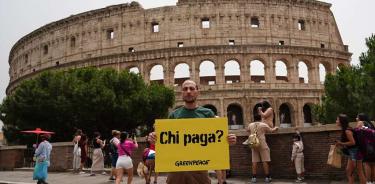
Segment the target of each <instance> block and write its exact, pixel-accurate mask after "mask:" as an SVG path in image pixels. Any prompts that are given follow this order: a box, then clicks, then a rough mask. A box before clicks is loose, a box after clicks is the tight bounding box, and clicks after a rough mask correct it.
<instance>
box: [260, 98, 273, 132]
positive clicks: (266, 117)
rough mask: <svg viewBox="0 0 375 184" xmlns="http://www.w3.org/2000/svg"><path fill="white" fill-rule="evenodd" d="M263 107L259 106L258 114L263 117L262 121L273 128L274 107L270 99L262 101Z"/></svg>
mask: <svg viewBox="0 0 375 184" xmlns="http://www.w3.org/2000/svg"><path fill="white" fill-rule="evenodd" d="M261 105H262V106H261V107H258V114H259V115H260V116H261V117H262V122H263V123H266V124H267V125H268V126H269V127H271V128H273V127H274V125H273V117H274V115H273V109H272V108H271V104H270V103H269V102H268V101H265V100H264V101H263V102H261Z"/></svg>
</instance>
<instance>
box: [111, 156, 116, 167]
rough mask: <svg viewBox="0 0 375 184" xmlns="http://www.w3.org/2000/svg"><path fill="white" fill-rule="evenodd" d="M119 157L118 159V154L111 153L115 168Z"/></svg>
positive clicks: (112, 163)
mask: <svg viewBox="0 0 375 184" xmlns="http://www.w3.org/2000/svg"><path fill="white" fill-rule="evenodd" d="M117 159H118V154H112V155H111V165H112V167H114V168H115V167H116V163H117Z"/></svg>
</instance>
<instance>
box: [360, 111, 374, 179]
mask: <svg viewBox="0 0 375 184" xmlns="http://www.w3.org/2000/svg"><path fill="white" fill-rule="evenodd" d="M356 120H357V127H358V128H361V129H365V130H366V131H371V134H373V132H375V127H374V125H373V124H372V123H371V121H370V118H369V117H368V116H367V115H366V114H365V113H359V114H358V115H357V118H356ZM372 137H373V136H372ZM366 138H367V139H370V136H366ZM367 141H368V140H367ZM372 141H375V140H372ZM372 145H373V144H372ZM368 149H369V148H366V152H367V151H368ZM363 162H364V163H365V174H366V179H367V183H368V184H375V156H373V157H369V155H367V154H364V158H363Z"/></svg>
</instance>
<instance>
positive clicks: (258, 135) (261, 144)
mask: <svg viewBox="0 0 375 184" xmlns="http://www.w3.org/2000/svg"><path fill="white" fill-rule="evenodd" d="M254 121H255V122H253V123H250V125H249V126H248V128H247V131H249V132H250V136H249V139H248V140H249V141H248V144H249V145H250V147H251V160H252V168H251V169H252V178H251V183H256V182H257V164H258V163H259V162H262V164H263V170H264V174H265V175H266V178H265V179H264V181H265V183H270V182H271V181H272V178H271V176H270V172H269V164H268V163H269V162H270V161H271V157H270V149H269V147H268V145H267V142H266V136H265V133H270V132H275V131H277V130H278V127H274V128H271V127H270V126H268V125H267V124H266V123H263V122H261V116H259V115H257V116H255V117H254ZM257 142H258V143H257Z"/></svg>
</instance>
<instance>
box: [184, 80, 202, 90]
mask: <svg viewBox="0 0 375 184" xmlns="http://www.w3.org/2000/svg"><path fill="white" fill-rule="evenodd" d="M189 82H190V83H194V84H195V89H197V90H198V89H199V88H198V84H197V83H196V82H194V81H193V80H190V79H188V80H185V81H184V82H183V83H182V85H181V86H184V84H185V83H189Z"/></svg>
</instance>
